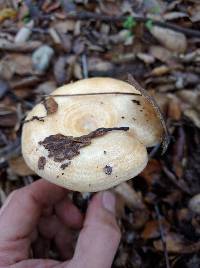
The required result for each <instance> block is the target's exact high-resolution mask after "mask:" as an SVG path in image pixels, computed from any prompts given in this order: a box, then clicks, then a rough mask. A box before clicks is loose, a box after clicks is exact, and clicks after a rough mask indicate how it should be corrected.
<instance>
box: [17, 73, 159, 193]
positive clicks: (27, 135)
mask: <svg viewBox="0 0 200 268" xmlns="http://www.w3.org/2000/svg"><path fill="white" fill-rule="evenodd" d="M66 94H67V95H66ZM133 99H134V101H133ZM47 100H48V101H43V102H41V103H40V104H37V105H36V106H35V107H34V108H33V109H32V111H30V112H29V114H28V116H27V118H26V121H25V122H26V124H24V126H23V131H22V152H23V156H24V159H25V161H26V163H27V164H28V166H29V167H30V168H31V169H33V170H34V171H35V172H36V173H37V174H38V175H39V176H41V177H43V178H45V179H47V180H49V181H51V182H53V183H55V184H57V185H60V186H63V187H65V188H68V189H71V190H75V191H79V192H96V191H100V190H104V189H108V188H110V187H113V186H115V185H118V184H120V183H121V182H123V181H126V180H129V179H131V178H133V177H135V176H136V175H138V174H139V173H140V172H141V171H142V170H143V169H144V168H145V166H146V164H147V162H148V155H147V148H148V147H152V146H155V145H157V144H160V143H161V142H162V140H163V136H164V128H163V121H162V120H161V119H162V118H161V115H160V114H159V115H158V112H157V110H156V109H155V107H154V105H152V101H151V100H150V101H149V99H148V98H147V97H146V96H145V95H143V93H142V92H141V91H140V90H138V89H137V86H134V85H133V84H130V83H126V82H123V81H120V80H117V79H112V78H103V77H100V78H90V79H84V80H80V81H78V82H75V83H70V84H68V85H65V86H62V87H60V88H58V89H57V90H55V91H54V92H52V94H51V95H50V96H49V97H48V98H47ZM102 103H103V105H102ZM36 118H39V119H41V118H42V120H36ZM33 119H34V120H33Z"/></svg>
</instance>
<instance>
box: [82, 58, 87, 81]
mask: <svg viewBox="0 0 200 268" xmlns="http://www.w3.org/2000/svg"><path fill="white" fill-rule="evenodd" d="M81 60H82V68H83V77H84V78H88V64H87V57H86V54H83V55H82V56H81Z"/></svg>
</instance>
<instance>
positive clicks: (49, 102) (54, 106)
mask: <svg viewBox="0 0 200 268" xmlns="http://www.w3.org/2000/svg"><path fill="white" fill-rule="evenodd" d="M43 103H44V106H45V109H46V111H47V115H51V114H54V113H56V112H57V110H58V103H57V102H56V101H55V100H54V98H52V97H49V98H47V99H45V100H44V102H43Z"/></svg>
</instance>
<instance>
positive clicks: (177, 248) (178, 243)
mask: <svg viewBox="0 0 200 268" xmlns="http://www.w3.org/2000/svg"><path fill="white" fill-rule="evenodd" d="M165 241H166V247H167V251H168V252H169V253H179V254H188V253H193V252H198V251H199V250H200V242H196V243H191V242H190V241H187V240H186V239H185V238H184V237H183V236H182V235H179V234H176V233H172V232H171V233H167V235H166V236H165ZM153 245H154V247H155V248H156V250H159V251H163V244H162V241H161V240H157V241H154V242H153Z"/></svg>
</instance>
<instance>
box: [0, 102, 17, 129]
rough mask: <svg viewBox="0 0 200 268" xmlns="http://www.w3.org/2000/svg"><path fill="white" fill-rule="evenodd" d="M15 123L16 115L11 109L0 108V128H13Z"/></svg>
mask: <svg viewBox="0 0 200 268" xmlns="http://www.w3.org/2000/svg"><path fill="white" fill-rule="evenodd" d="M16 123H17V114H16V111H15V110H14V109H13V108H10V107H5V106H4V107H2V106H1V107H0V127H14V126H15V125H16Z"/></svg>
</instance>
